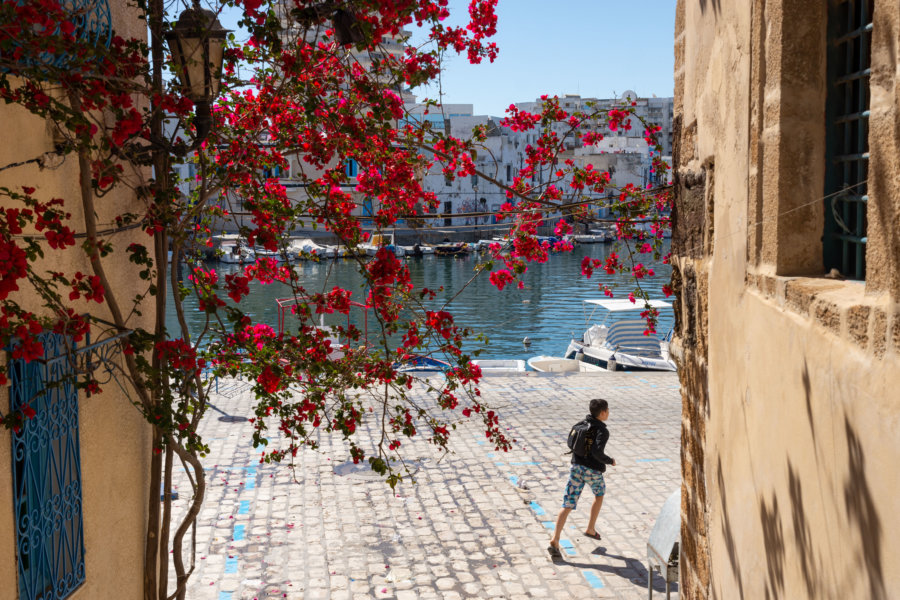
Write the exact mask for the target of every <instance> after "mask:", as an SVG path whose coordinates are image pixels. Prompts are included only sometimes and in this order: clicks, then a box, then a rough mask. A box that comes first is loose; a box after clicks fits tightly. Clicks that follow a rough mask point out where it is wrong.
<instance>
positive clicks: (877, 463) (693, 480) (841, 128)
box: [672, 0, 900, 600]
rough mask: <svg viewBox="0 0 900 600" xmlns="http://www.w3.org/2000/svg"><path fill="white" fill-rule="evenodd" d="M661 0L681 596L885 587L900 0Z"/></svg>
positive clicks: (899, 165) (897, 443)
mask: <svg viewBox="0 0 900 600" xmlns="http://www.w3.org/2000/svg"><path fill="white" fill-rule="evenodd" d="M676 15H677V16H676V34H675V111H674V114H675V117H674V125H673V132H674V140H673V146H674V148H673V155H674V163H675V188H676V208H675V213H674V229H675V231H674V235H673V254H674V257H673V261H672V262H673V266H674V272H673V280H674V284H675V289H676V293H677V295H678V302H677V304H676V339H675V342H674V344H673V351H675V353H676V355H677V356H678V360H679V363H680V377H681V382H682V393H683V398H684V405H683V406H684V408H683V421H682V423H683V427H682V473H683V488H682V535H681V543H682V546H681V576H682V581H681V586H682V589H681V591H682V597H684V598H700V599H707V598H720V599H726V598H747V599H750V598H753V599H755V598H769V599H776V598H790V599H805V598H809V599H813V598H815V599H817V600H820V599H826V598H834V599H843V598H867V599H874V600H886V599H888V598H892V597H895V596H896V594H897V592H896V590H897V589H898V588H900V570H898V569H897V568H896V562H897V557H898V556H900V538H898V536H897V535H896V532H897V531H898V530H900V511H898V510H897V509H898V508H900V503H898V500H897V492H898V489H900V471H898V469H897V468H896V465H897V462H898V460H900V435H898V434H897V424H898V422H900V391H898V390H900V304H898V303H900V158H898V157H900V129H898V127H897V123H900V95H898V93H897V89H898V88H900V75H898V70H897V58H896V49H897V48H898V47H900V2H898V1H897V0H827V1H822V0H748V1H747V2H719V1H718V0H679V2H678V7H677V12H676Z"/></svg>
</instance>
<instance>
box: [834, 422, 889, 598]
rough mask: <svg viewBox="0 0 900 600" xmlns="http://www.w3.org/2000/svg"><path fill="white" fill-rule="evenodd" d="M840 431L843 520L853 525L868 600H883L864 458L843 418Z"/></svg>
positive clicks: (877, 526)
mask: <svg viewBox="0 0 900 600" xmlns="http://www.w3.org/2000/svg"><path fill="white" fill-rule="evenodd" d="M844 431H845V432H846V435H847V451H848V453H849V455H850V464H849V471H848V473H847V478H846V479H845V480H844V504H845V507H846V509H847V517H848V518H849V519H850V522H851V523H853V524H854V525H856V526H857V528H858V529H859V534H860V538H861V539H860V544H861V545H862V557H860V562H862V565H861V566H862V568H863V569H865V571H866V574H867V575H868V579H869V598H871V599H872V600H887V592H886V591H885V588H884V565H883V564H882V556H881V541H882V537H883V532H882V530H881V519H880V518H879V516H878V511H877V510H876V509H875V502H874V501H873V499H872V491H871V490H870V489H869V482H868V479H867V478H866V468H865V467H866V459H865V456H864V455H863V451H862V444H860V443H859V437H858V436H857V435H856V431H854V429H853V426H852V425H851V424H850V421H849V420H848V419H847V417H846V416H845V417H844Z"/></svg>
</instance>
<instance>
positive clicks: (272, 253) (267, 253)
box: [253, 246, 285, 262]
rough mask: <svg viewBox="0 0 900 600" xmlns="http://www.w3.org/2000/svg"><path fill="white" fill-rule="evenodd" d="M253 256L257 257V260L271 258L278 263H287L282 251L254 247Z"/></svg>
mask: <svg viewBox="0 0 900 600" xmlns="http://www.w3.org/2000/svg"><path fill="white" fill-rule="evenodd" d="M253 254H254V255H255V256H256V258H270V259H272V260H274V261H276V262H284V261H285V256H284V253H283V252H281V250H266V249H265V248H260V247H259V246H254V247H253Z"/></svg>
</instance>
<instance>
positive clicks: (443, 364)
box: [394, 354, 450, 373]
mask: <svg viewBox="0 0 900 600" xmlns="http://www.w3.org/2000/svg"><path fill="white" fill-rule="evenodd" d="M394 367H395V368H396V369H397V371H398V372H399V373H410V372H420V371H427V372H435V371H440V372H443V371H446V370H448V369H449V368H450V363H448V362H447V361H446V360H441V359H439V358H434V357H431V356H425V355H424V354H416V355H414V356H410V357H409V358H407V359H406V360H404V361H403V362H401V363H396V364H395V365H394Z"/></svg>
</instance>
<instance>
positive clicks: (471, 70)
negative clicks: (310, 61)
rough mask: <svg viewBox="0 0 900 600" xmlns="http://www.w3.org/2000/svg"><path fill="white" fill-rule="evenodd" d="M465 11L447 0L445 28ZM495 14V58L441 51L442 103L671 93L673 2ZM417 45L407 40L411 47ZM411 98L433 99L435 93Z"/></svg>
mask: <svg viewBox="0 0 900 600" xmlns="http://www.w3.org/2000/svg"><path fill="white" fill-rule="evenodd" d="M468 5H469V0H450V14H451V17H450V19H449V20H448V23H450V24H457V25H459V24H463V23H465V19H466V18H467V17H468ZM497 15H498V24H497V35H496V36H494V38H493V41H494V42H495V43H496V44H497V46H499V48H500V54H499V56H498V57H497V60H495V61H494V62H493V63H488V62H487V61H484V62H482V64H480V65H470V64H469V61H468V59H467V58H466V57H465V56H458V55H456V54H455V53H453V52H452V51H451V52H449V53H447V55H446V57H445V70H444V74H443V78H442V85H443V92H444V102H446V103H465V104H474V105H475V114H490V115H494V116H503V114H504V111H505V109H506V107H507V106H509V105H510V104H511V103H513V102H528V101H532V100H534V99H536V98H537V97H539V96H540V95H542V94H549V95H554V94H557V95H560V96H562V95H563V94H581V95H582V96H592V97H597V98H610V97H613V95H614V94H615V95H620V94H621V93H622V92H624V91H625V90H628V89H631V90H634V91H635V92H636V93H637V94H638V95H639V96H651V95H653V94H656V95H657V96H671V95H673V89H674V83H673V75H672V70H673V62H674V51H673V40H674V35H675V33H674V32H675V0H626V1H624V2H623V1H621V0H499V3H498V10H497ZM237 19H238V15H237V13H236V11H234V9H228V10H226V11H225V13H223V15H222V24H223V25H224V26H225V27H228V28H231V29H235V28H236V25H235V23H236V21H237ZM241 37H243V36H241ZM421 39H422V36H421V34H414V36H413V40H412V41H413V42H416V41H421ZM415 93H416V95H417V96H418V98H419V99H420V100H421V99H423V98H424V97H426V96H428V97H431V98H437V95H438V90H437V88H436V87H431V88H428V89H419V90H415Z"/></svg>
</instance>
